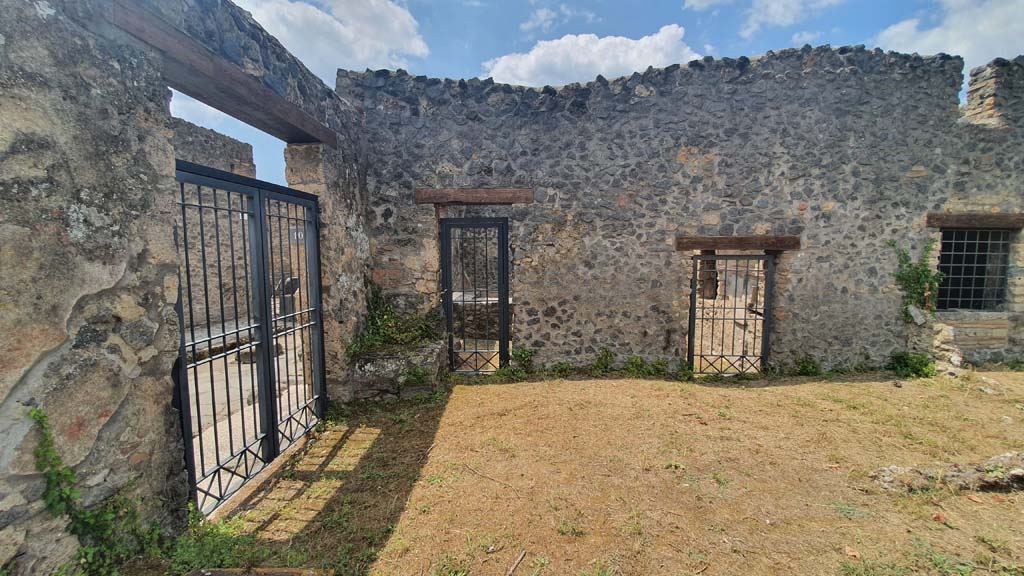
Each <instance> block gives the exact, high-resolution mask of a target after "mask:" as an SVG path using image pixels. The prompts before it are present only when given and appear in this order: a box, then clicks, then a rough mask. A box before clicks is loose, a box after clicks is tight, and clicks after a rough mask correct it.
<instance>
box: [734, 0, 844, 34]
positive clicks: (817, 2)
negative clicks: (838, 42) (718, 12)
mask: <svg viewBox="0 0 1024 576" xmlns="http://www.w3.org/2000/svg"><path fill="white" fill-rule="evenodd" d="M843 2H844V0H754V1H753V3H752V4H751V5H750V9H749V10H747V19H746V21H745V22H744V23H743V26H742V27H741V28H740V36H742V37H744V38H751V37H752V36H753V35H754V34H757V33H758V32H759V31H760V30H761V28H762V27H764V26H792V25H793V24H796V23H798V22H803V21H804V20H806V19H808V18H810V17H812V16H815V15H817V14H818V13H820V12H821V11H822V10H824V9H826V8H830V7H832V6H837V5H839V4H842V3H843Z"/></svg>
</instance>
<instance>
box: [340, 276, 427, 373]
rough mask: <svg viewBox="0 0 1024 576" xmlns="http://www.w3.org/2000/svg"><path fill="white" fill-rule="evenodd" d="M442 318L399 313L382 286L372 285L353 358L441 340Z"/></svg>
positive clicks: (353, 345)
mask: <svg viewBox="0 0 1024 576" xmlns="http://www.w3.org/2000/svg"><path fill="white" fill-rule="evenodd" d="M440 324H441V317H440V315H439V314H438V313H437V312H436V311H434V312H428V313H425V314H418V315H413V314H399V313H398V312H396V311H395V309H394V307H393V306H392V305H391V302H389V301H388V299H387V298H386V297H385V296H384V295H383V294H382V293H381V290H380V287H378V286H371V287H370V290H369V297H368V299H367V302H366V324H365V325H364V327H363V330H362V332H360V333H359V334H358V335H356V337H355V338H354V339H353V340H352V343H351V344H349V345H348V348H347V349H346V350H345V353H346V354H347V355H348V357H349V358H359V357H362V356H365V355H366V354H369V353H371V352H374V351H377V350H380V349H382V348H386V347H388V346H411V345H416V344H423V343H426V342H431V341H434V340H438V339H440V338H441V333H440V331H439V330H438V327H439V326H440Z"/></svg>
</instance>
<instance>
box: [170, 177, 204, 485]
mask: <svg viewBox="0 0 1024 576" xmlns="http://www.w3.org/2000/svg"><path fill="white" fill-rule="evenodd" d="M178 186H179V188H180V193H181V244H180V245H179V244H178V242H177V240H178V238H177V237H175V246H176V247H177V248H178V251H179V258H180V257H182V256H183V257H184V261H185V282H186V284H185V286H186V287H187V290H188V307H189V313H188V318H189V321H188V327H189V330H190V332H191V334H192V341H193V342H195V339H196V336H195V334H196V329H195V325H194V324H193V322H192V279H191V278H190V277H189V257H188V218H187V217H186V208H185V183H184V182H179V183H178ZM174 232H175V236H177V232H178V228H177V227H175V229H174ZM181 272H182V270H181V263H180V261H179V264H178V302H177V305H176V306H175V309H176V312H177V313H178V371H179V373H178V390H177V391H176V392H177V393H178V395H179V396H178V399H179V408H180V409H181V432H182V439H183V440H184V442H183V444H184V447H185V467H186V469H187V470H188V482H189V497H190V498H191V499H192V500H194V501H196V502H197V503H198V491H197V490H196V487H197V485H198V484H197V480H196V455H195V439H194V436H193V430H192V402H193V401H195V400H194V399H193V398H192V395H191V394H189V390H188V382H189V378H188V351H187V349H186V347H185V298H184V294H183V288H182V273H181ZM193 346H195V345H194V344H193ZM201 439H202V438H200V440H201Z"/></svg>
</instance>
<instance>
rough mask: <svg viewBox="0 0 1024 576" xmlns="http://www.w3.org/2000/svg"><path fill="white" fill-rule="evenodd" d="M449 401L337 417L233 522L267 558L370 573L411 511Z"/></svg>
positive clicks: (377, 406)
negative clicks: (409, 504)
mask: <svg viewBox="0 0 1024 576" xmlns="http://www.w3.org/2000/svg"><path fill="white" fill-rule="evenodd" d="M447 400H448V396H447V395H446V394H435V395H432V396H429V397H424V398H419V399H410V400H402V401H399V402H393V403H373V404H363V405H360V406H357V407H354V408H349V409H345V410H344V411H342V410H338V411H335V412H334V413H332V414H329V416H328V418H327V419H326V421H325V423H324V424H323V426H322V431H321V432H320V434H319V436H318V437H317V438H315V439H314V440H313V441H311V442H310V443H309V444H308V445H307V446H306V447H305V449H304V450H303V451H302V452H300V453H298V454H296V455H295V456H293V457H292V458H291V460H290V461H289V462H288V463H287V464H286V465H285V466H284V467H283V468H282V469H281V470H280V471H279V472H278V474H277V476H276V478H274V479H273V480H272V481H270V482H268V483H267V485H266V486H264V487H262V488H261V489H260V490H258V491H256V492H254V493H253V494H251V495H249V496H247V497H246V498H245V500H243V501H242V502H240V503H239V504H238V505H237V508H236V509H235V511H234V512H233V514H232V517H231V520H229V521H232V522H238V523H240V527H241V530H242V532H244V533H246V534H251V535H252V536H253V537H254V538H255V545H257V546H259V547H261V548H262V549H263V553H262V554H260V556H261V558H260V560H259V564H260V565H263V566H293V567H309V568H320V569H324V570H326V571H328V573H330V572H331V571H333V573H334V574H338V575H362V574H367V573H368V570H369V567H370V566H371V565H372V564H373V562H374V561H375V560H376V558H377V555H378V553H379V551H380V549H381V547H383V546H384V544H385V543H386V542H387V541H388V538H389V537H390V535H391V532H392V530H393V529H394V527H395V525H396V524H397V523H398V519H399V517H400V516H401V514H402V512H403V511H404V510H405V507H406V502H407V500H408V497H409V493H410V492H411V491H412V488H413V486H414V484H415V483H416V482H417V480H418V479H419V476H420V471H421V468H422V467H423V465H424V463H425V462H426V460H427V456H428V454H429V452H430V449H431V448H432V446H433V442H434V436H435V434H436V432H437V429H438V426H439V423H440V420H441V417H442V415H443V414H444V410H445V406H446V404H447Z"/></svg>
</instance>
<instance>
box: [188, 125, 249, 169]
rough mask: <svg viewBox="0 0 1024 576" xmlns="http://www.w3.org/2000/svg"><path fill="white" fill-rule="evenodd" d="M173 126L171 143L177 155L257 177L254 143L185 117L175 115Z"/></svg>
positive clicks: (206, 164) (195, 162)
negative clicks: (195, 122)
mask: <svg viewBox="0 0 1024 576" xmlns="http://www.w3.org/2000/svg"><path fill="white" fill-rule="evenodd" d="M171 130H173V131H174V136H173V138H172V139H171V145H172V146H173V147H174V157H175V158H177V159H179V160H185V161H188V162H192V163H194V164H202V165H203V166H209V167H210V168H216V169H217V170H223V171H225V172H231V173H233V174H238V175H239V176H248V177H249V178H255V177H256V163H255V162H254V161H253V159H252V144H247V143H245V142H242V141H240V140H235V139H234V138H232V137H230V136H225V135H224V134H221V133H220V132H217V131H215V130H210V129H209V128H204V127H202V126H196V125H195V124H193V123H191V122H189V121H187V120H182V119H181V118H171Z"/></svg>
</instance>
